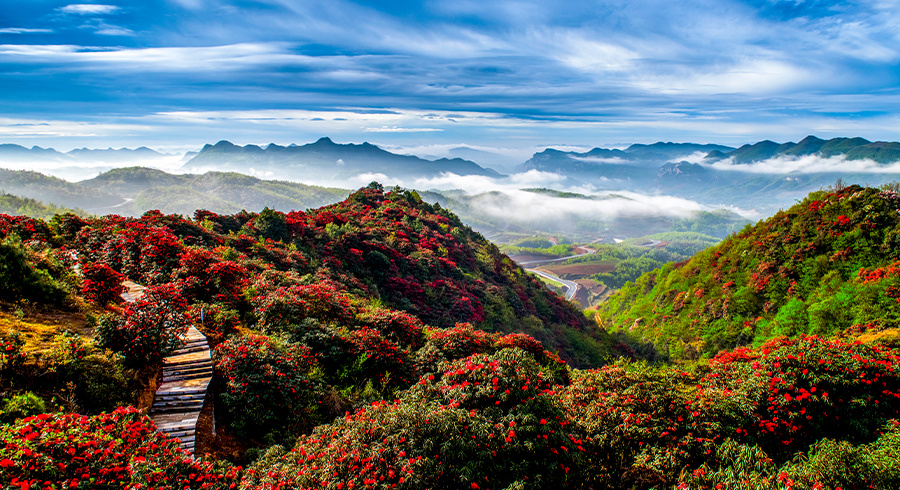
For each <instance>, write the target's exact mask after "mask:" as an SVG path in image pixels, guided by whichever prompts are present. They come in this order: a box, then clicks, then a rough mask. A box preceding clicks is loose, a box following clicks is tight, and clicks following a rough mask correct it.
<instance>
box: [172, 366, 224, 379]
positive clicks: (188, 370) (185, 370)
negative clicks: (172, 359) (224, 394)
mask: <svg viewBox="0 0 900 490" xmlns="http://www.w3.org/2000/svg"><path fill="white" fill-rule="evenodd" d="M195 373H207V374H209V375H210V376H212V373H213V370H212V366H196V367H190V366H188V367H182V368H178V369H163V377H166V376H181V375H185V374H195Z"/></svg>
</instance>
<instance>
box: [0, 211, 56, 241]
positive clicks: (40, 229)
mask: <svg viewBox="0 0 900 490" xmlns="http://www.w3.org/2000/svg"><path fill="white" fill-rule="evenodd" d="M13 234H15V235H17V236H18V237H19V238H21V239H22V240H32V239H38V240H41V241H45V240H47V239H48V238H50V227H49V226H47V223H45V222H43V221H41V220H39V219H34V218H29V217H27V216H10V215H8V214H0V238H6V237H8V236H9V235H13Z"/></svg>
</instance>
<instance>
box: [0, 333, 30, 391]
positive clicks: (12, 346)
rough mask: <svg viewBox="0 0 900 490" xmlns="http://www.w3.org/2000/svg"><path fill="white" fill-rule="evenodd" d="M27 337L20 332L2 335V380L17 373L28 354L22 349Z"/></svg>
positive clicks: (0, 373)
mask: <svg viewBox="0 0 900 490" xmlns="http://www.w3.org/2000/svg"><path fill="white" fill-rule="evenodd" d="M22 347H25V339H23V338H22V336H21V335H20V334H19V332H12V333H11V334H7V335H0V380H3V379H4V378H11V377H12V376H13V375H15V374H16V373H17V372H18V370H19V368H21V367H22V364H24V363H25V359H26V358H27V357H28V355H27V354H26V353H25V351H24V350H22Z"/></svg>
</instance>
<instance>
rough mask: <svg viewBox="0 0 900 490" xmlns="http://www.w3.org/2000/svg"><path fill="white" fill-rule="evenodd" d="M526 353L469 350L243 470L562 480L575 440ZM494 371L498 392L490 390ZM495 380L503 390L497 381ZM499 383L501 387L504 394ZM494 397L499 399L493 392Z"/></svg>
mask: <svg viewBox="0 0 900 490" xmlns="http://www.w3.org/2000/svg"><path fill="white" fill-rule="evenodd" d="M539 369H540V368H539V367H538V366H537V365H536V364H535V363H534V361H533V360H532V359H531V357H530V356H529V355H528V354H526V353H524V352H522V351H519V350H504V351H501V352H499V353H497V354H495V355H491V356H473V357H472V358H469V359H466V360H462V361H459V362H458V363H454V364H453V365H450V366H448V368H447V372H446V373H444V374H443V375H441V374H437V375H429V376H428V377H425V378H423V379H422V381H421V382H420V384H419V385H417V386H416V387H415V388H414V389H412V390H410V391H408V392H407V393H405V394H404V395H403V396H402V397H401V398H400V399H399V400H397V401H396V402H393V403H391V402H376V403H374V404H372V406H370V407H367V408H364V409H362V410H360V411H358V412H357V413H356V414H353V415H348V416H347V417H346V418H344V419H341V420H338V421H336V422H334V423H332V424H331V425H327V426H320V427H318V428H317V429H316V430H315V431H314V432H313V433H312V434H311V435H308V436H303V437H301V438H300V439H299V440H298V442H297V445H296V446H295V447H294V449H293V450H292V451H291V452H289V453H287V454H279V452H277V451H274V452H272V453H271V454H269V455H267V457H265V458H263V459H262V460H261V461H260V462H259V463H258V464H256V465H254V466H253V467H252V468H251V469H249V470H248V471H247V474H246V478H245V479H244V481H243V482H242V485H244V486H245V487H246V488H252V489H274V488H281V489H300V488H327V489H346V488H392V487H395V486H396V487H400V488H467V489H468V488H472V489H480V488H524V485H525V484H527V486H528V487H534V488H569V487H574V486H577V485H578V484H579V481H578V479H577V476H576V473H577V472H576V469H577V465H578V459H579V456H578V455H579V454H580V453H581V450H580V449H579V443H580V442H579V440H578V439H577V438H575V437H573V436H570V435H569V434H567V432H566V430H565V429H566V426H565V420H564V419H563V418H562V411H561V410H560V409H559V406H558V405H557V404H556V403H554V401H553V399H552V397H551V396H550V394H549V393H547V392H545V391H542V390H543V389H544V388H546V387H547V384H546V381H545V380H543V379H542V377H541V375H540V373H539ZM494 378H497V384H496V386H498V389H497V390H494V389H493V387H494V386H495V384H494ZM500 386H502V389H500V388H499V387H500ZM506 390H508V391H509V392H510V393H509V394H507V393H506ZM491 396H493V397H495V398H499V399H502V400H503V402H502V403H501V405H496V404H494V403H493V402H490V403H488V402H489V401H490V400H492V398H490V397H491Z"/></svg>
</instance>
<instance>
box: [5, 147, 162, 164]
mask: <svg viewBox="0 0 900 490" xmlns="http://www.w3.org/2000/svg"><path fill="white" fill-rule="evenodd" d="M168 156H172V155H171V154H168V153H160V152H158V151H156V150H152V149H150V148H147V147H146V146H141V147H139V148H135V149H131V148H119V149H114V148H106V149H90V148H76V149H74V150H70V151H67V152H60V151H57V150H55V149H53V148H41V147H40V146H32V147H31V148H26V147H24V146H21V145H16V144H11V143H6V144H0V162H3V161H13V162H45V161H48V160H50V161H54V162H60V163H63V162H67V163H80V162H90V163H100V162H102V163H123V162H131V161H135V160H147V159H153V158H162V157H168Z"/></svg>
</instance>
